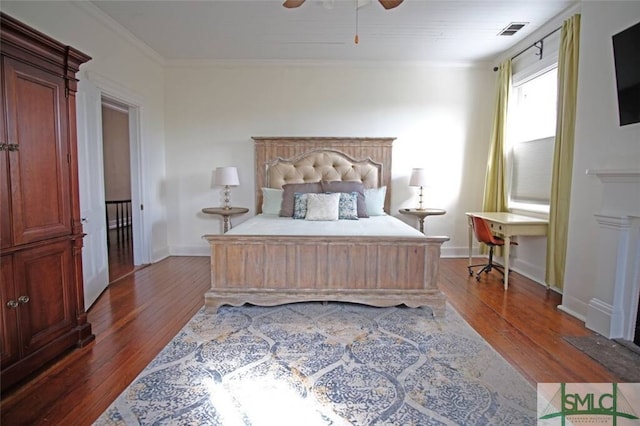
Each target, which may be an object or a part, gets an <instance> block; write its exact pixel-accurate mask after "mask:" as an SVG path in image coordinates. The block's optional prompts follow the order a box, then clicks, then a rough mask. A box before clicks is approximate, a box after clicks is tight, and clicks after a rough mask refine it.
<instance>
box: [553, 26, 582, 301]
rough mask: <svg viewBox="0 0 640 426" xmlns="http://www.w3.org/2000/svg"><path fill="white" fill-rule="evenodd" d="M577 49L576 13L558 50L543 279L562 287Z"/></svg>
mask: <svg viewBox="0 0 640 426" xmlns="http://www.w3.org/2000/svg"><path fill="white" fill-rule="evenodd" d="M579 51H580V15H579V14H576V15H574V16H572V17H571V18H569V19H567V20H566V21H565V22H564V23H563V25H562V33H561V36H560V51H559V53H558V111H557V123H556V141H555V149H554V155H553V168H552V177H551V199H550V202H549V204H550V206H549V232H548V234H547V235H548V236H547V265H546V270H547V272H546V277H545V279H546V282H547V284H548V285H550V286H555V287H558V288H562V286H563V279H564V268H565V262H566V252H567V234H568V229H569V207H570V203H569V201H570V198H571V176H572V169H573V144H574V138H575V122H576V102H577V92H578V57H579Z"/></svg>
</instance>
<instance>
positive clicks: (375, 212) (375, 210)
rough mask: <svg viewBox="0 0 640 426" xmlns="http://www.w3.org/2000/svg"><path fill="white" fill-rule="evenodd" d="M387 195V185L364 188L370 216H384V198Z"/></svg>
mask: <svg viewBox="0 0 640 426" xmlns="http://www.w3.org/2000/svg"><path fill="white" fill-rule="evenodd" d="M386 195H387V187H386V186H381V187H380V188H368V189H365V190H364V202H365V204H366V206H367V212H368V213H369V216H384V215H385V214H386V213H385V211H384V198H385V197H386Z"/></svg>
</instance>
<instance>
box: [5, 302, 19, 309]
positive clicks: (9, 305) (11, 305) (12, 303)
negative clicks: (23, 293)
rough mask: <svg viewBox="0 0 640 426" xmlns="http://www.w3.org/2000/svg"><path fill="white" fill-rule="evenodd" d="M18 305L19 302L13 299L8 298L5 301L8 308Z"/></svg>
mask: <svg viewBox="0 0 640 426" xmlns="http://www.w3.org/2000/svg"><path fill="white" fill-rule="evenodd" d="M19 305H20V304H19V303H18V302H16V301H15V300H9V301H8V302H7V307H8V308H11V309H13V308H17V307H18V306H19Z"/></svg>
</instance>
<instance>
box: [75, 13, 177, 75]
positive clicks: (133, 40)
mask: <svg viewBox="0 0 640 426" xmlns="http://www.w3.org/2000/svg"><path fill="white" fill-rule="evenodd" d="M72 4H73V5H74V6H76V7H78V8H79V9H82V10H83V11H84V12H85V13H86V14H88V15H90V16H91V17H92V18H94V19H96V20H98V21H99V22H101V23H102V24H104V25H105V26H106V27H108V28H109V29H110V30H111V31H113V32H114V33H115V34H117V35H118V36H120V37H121V38H123V39H124V40H125V41H127V42H129V43H130V44H131V45H133V46H134V47H135V48H136V49H138V50H140V51H141V52H142V53H143V54H144V55H145V56H147V57H148V58H149V59H151V60H152V61H154V62H156V63H157V64H159V65H162V66H164V65H165V64H166V61H165V59H164V58H163V57H162V55H160V54H159V53H158V52H156V51H155V50H153V49H152V48H151V47H150V46H149V45H148V44H146V43H144V42H143V41H142V40H140V39H139V38H137V37H136V36H134V35H133V34H132V33H131V32H129V30H127V29H126V28H125V27H123V26H122V25H120V24H119V23H117V22H116V21H115V20H114V19H113V18H112V17H110V16H109V15H107V14H106V13H104V12H103V11H102V10H101V9H100V8H98V7H97V6H96V5H94V4H93V3H91V2H90V1H73V2H72Z"/></svg>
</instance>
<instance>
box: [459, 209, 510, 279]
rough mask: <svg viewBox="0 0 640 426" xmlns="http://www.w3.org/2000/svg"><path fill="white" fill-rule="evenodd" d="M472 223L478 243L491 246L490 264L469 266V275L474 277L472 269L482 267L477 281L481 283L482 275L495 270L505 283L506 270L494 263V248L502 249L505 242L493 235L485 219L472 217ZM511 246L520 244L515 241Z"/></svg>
mask: <svg viewBox="0 0 640 426" xmlns="http://www.w3.org/2000/svg"><path fill="white" fill-rule="evenodd" d="M471 221H472V225H473V233H474V234H475V236H476V239H477V240H478V242H480V243H484V244H486V245H487V246H489V262H488V263H480V264H477V265H469V266H467V269H468V270H469V275H470V276H473V269H472V268H475V267H478V266H482V269H480V270H479V271H478V272H477V273H476V281H480V274H482V273H483V272H484V273H486V274H488V273H489V272H491V271H492V270H493V269H495V270H496V271H498V272H500V274H502V277H503V278H502V280H503V281H504V268H503V267H502V265H497V264H495V263H493V248H494V247H496V246H500V247H501V246H503V245H504V240H503V239H502V238H500V237H498V236H496V235H493V232H491V228H490V227H489V224H488V223H487V222H486V221H485V220H484V219H483V218H481V217H477V216H472V217H471ZM511 244H512V245H517V244H518V243H516V242H515V241H511Z"/></svg>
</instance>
